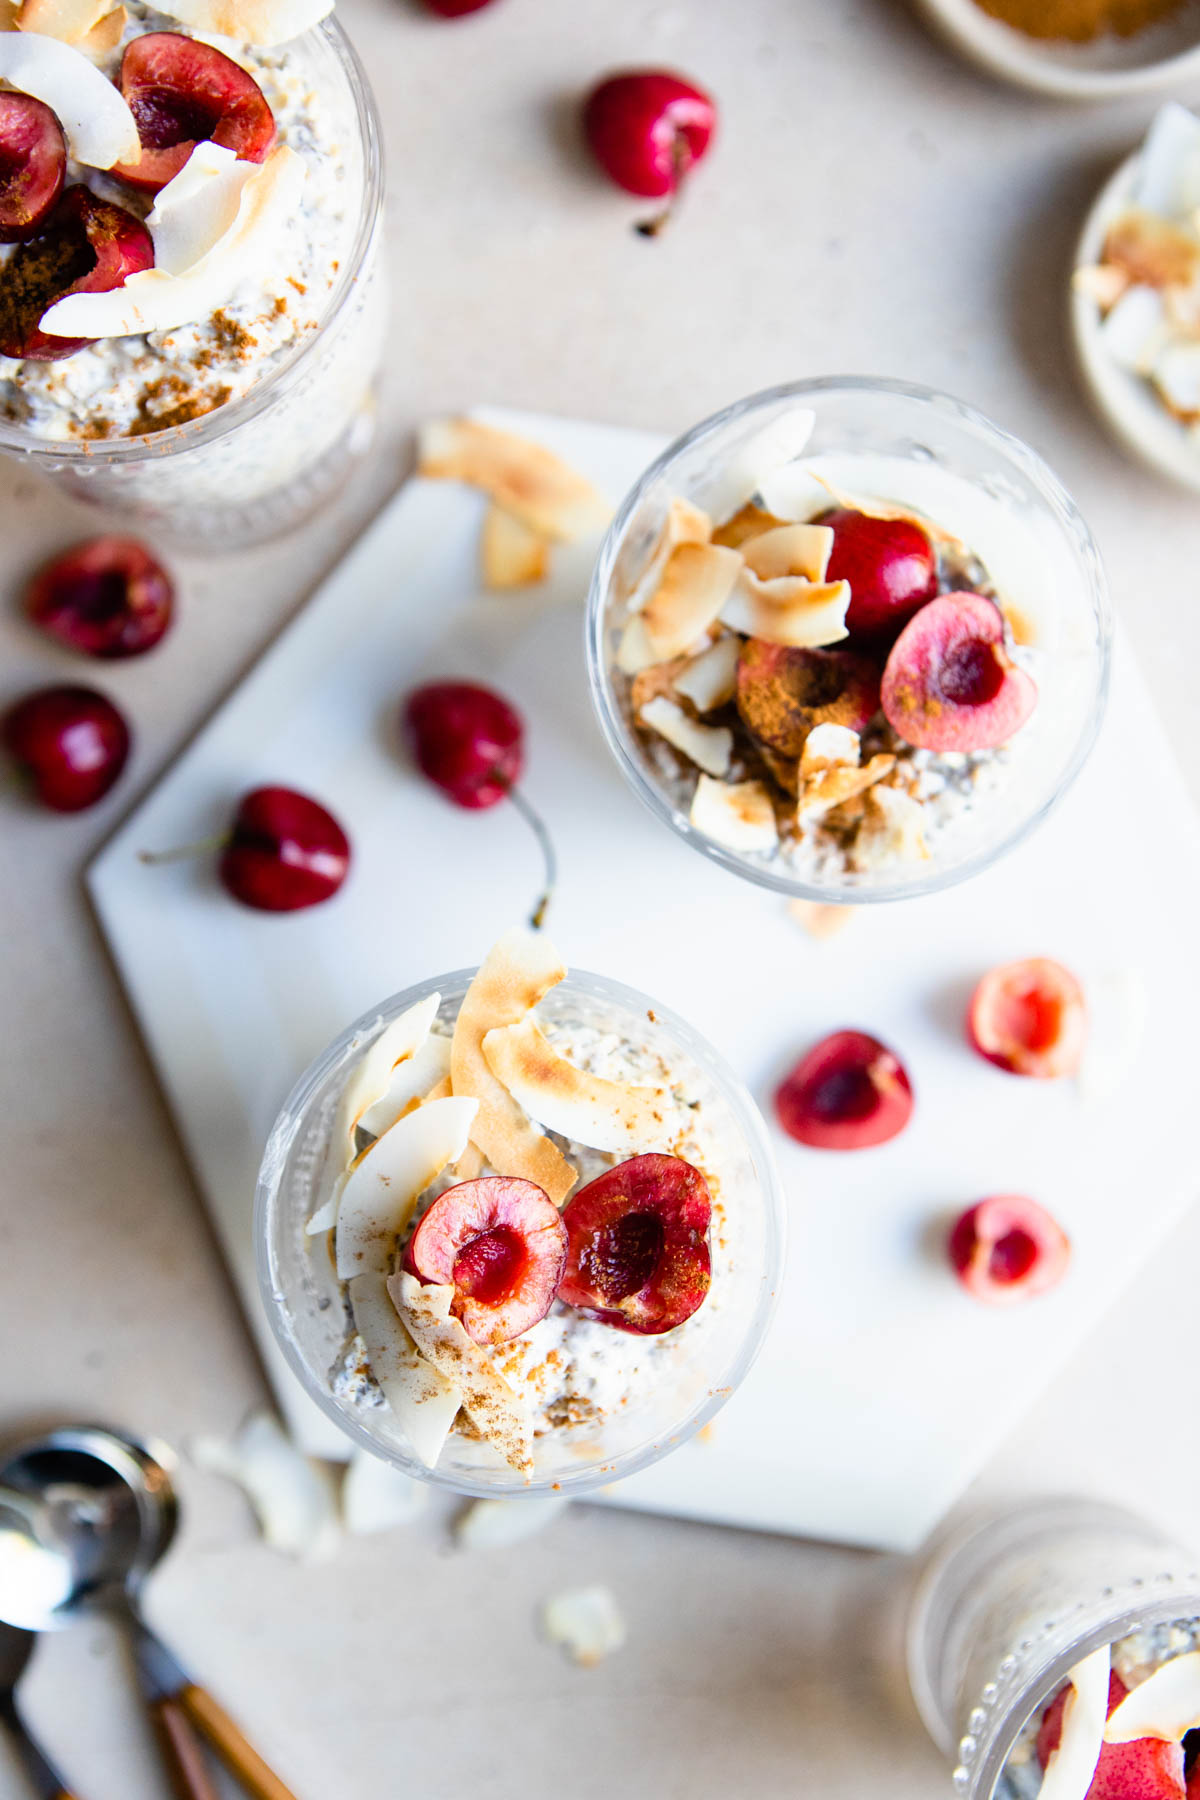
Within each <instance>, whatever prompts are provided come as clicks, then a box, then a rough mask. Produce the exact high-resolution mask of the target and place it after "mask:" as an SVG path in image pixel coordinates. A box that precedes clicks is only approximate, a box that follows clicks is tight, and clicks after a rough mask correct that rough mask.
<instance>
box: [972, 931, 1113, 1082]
mask: <svg viewBox="0 0 1200 1800" xmlns="http://www.w3.org/2000/svg"><path fill="white" fill-rule="evenodd" d="M967 1036H968V1038H969V1039H970V1042H971V1045H972V1047H973V1048H974V1049H976V1050H978V1052H979V1054H980V1056H983V1057H986V1059H987V1061H988V1062H990V1063H995V1065H996V1067H997V1068H999V1069H1005V1070H1007V1071H1008V1073H1009V1074H1010V1075H1031V1076H1034V1077H1037V1078H1039V1079H1041V1080H1044V1081H1047V1080H1053V1079H1054V1078H1055V1077H1057V1076H1062V1075H1074V1074H1076V1073H1077V1072H1078V1070H1079V1064H1080V1061H1081V1059H1082V1056H1083V1047H1084V1042H1085V1040H1086V1037H1087V1002H1086V1001H1085V999H1084V996H1083V989H1082V988H1081V987H1080V985H1079V983H1078V981H1077V980H1076V979H1075V977H1074V975H1072V973H1071V971H1070V970H1069V969H1064V968H1063V966H1062V964H1061V963H1058V962H1054V961H1052V959H1051V958H1050V957H1048V956H1031V957H1027V958H1026V959H1025V960H1024V961H1023V962H1012V963H1004V964H1002V965H1001V966H1000V967H999V968H996V969H991V970H989V972H988V973H987V974H986V975H985V976H984V977H983V980H982V981H981V982H980V983H979V986H978V987H977V988H976V989H975V992H974V993H973V994H972V996H971V1004H970V1006H969V1008H968V1011H967Z"/></svg>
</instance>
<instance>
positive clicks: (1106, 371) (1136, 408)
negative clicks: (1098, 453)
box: [972, 0, 1200, 490]
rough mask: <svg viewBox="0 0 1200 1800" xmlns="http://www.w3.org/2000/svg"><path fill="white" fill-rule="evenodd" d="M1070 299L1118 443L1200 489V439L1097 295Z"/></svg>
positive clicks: (1116, 201)
mask: <svg viewBox="0 0 1200 1800" xmlns="http://www.w3.org/2000/svg"><path fill="white" fill-rule="evenodd" d="M972 3H973V0H972ZM1140 158H1141V151H1140V150H1135V151H1134V152H1133V154H1132V155H1131V156H1127V157H1126V159H1125V161H1124V162H1123V163H1121V165H1120V167H1119V168H1118V169H1116V170H1115V172H1114V173H1113V174H1112V175H1111V176H1110V177H1109V179H1108V180H1107V181H1106V182H1105V184H1104V186H1103V188H1101V190H1100V193H1099V195H1098V197H1097V199H1096V201H1095V204H1094V205H1093V206H1092V209H1091V211H1090V212H1089V213H1088V215H1087V218H1086V220H1085V221H1084V226H1083V230H1082V232H1081V233H1080V237H1079V244H1078V247H1077V249H1076V251H1075V265H1074V266H1075V267H1076V268H1081V267H1084V266H1087V265H1089V264H1092V263H1096V262H1099V260H1100V252H1101V250H1102V249H1103V246H1104V239H1105V237H1106V235H1107V232H1108V228H1109V225H1110V224H1111V223H1112V221H1113V219H1115V218H1116V217H1117V215H1118V214H1119V213H1121V212H1123V211H1124V210H1125V208H1126V207H1127V206H1129V205H1130V203H1131V201H1132V199H1133V194H1134V188H1135V185H1136V182H1137V174H1138V165H1139V161H1140ZM1069 305H1070V313H1071V336H1072V339H1073V340H1074V344H1075V354H1076V358H1077V360H1078V363H1079V369H1080V373H1081V374H1082V376H1083V382H1084V386H1085V387H1086V389H1087V392H1088V397H1089V399H1090V400H1091V402H1092V405H1093V406H1094V407H1095V409H1096V411H1097V412H1098V413H1099V415H1100V417H1101V418H1102V419H1103V421H1104V423H1105V424H1106V425H1107V426H1108V428H1109V430H1110V431H1111V432H1112V433H1113V435H1114V437H1115V438H1116V439H1117V441H1118V443H1120V444H1121V445H1122V447H1123V448H1124V449H1126V450H1128V451H1129V452H1130V453H1131V455H1133V456H1135V457H1136V458H1137V459H1138V460H1139V461H1140V462H1144V463H1146V464H1147V466H1148V467H1149V468H1151V469H1154V470H1155V471H1156V473H1158V474H1160V475H1165V476H1167V478H1168V479H1169V480H1171V481H1178V482H1180V483H1182V485H1183V486H1184V487H1189V488H1195V489H1198V490H1200V440H1198V439H1196V438H1193V437H1192V436H1190V434H1189V433H1188V432H1187V431H1186V430H1185V428H1184V427H1183V426H1182V425H1180V424H1179V423H1178V421H1177V420H1175V419H1173V418H1172V417H1171V415H1170V413H1169V412H1168V411H1167V409H1166V407H1165V406H1164V405H1163V404H1162V402H1161V401H1160V400H1159V398H1158V396H1157V395H1156V393H1155V391H1154V389H1153V388H1152V387H1151V385H1150V383H1149V382H1148V381H1146V380H1144V379H1143V378H1142V377H1141V376H1140V375H1136V374H1134V373H1133V371H1132V370H1129V369H1124V368H1122V367H1121V365H1120V364H1119V363H1118V362H1116V361H1114V359H1113V358H1112V356H1111V355H1110V354H1109V352H1108V349H1107V347H1106V346H1105V343H1104V340H1103V336H1102V334H1101V330H1100V326H1101V317H1100V308H1099V307H1098V306H1097V304H1096V302H1095V300H1093V299H1092V297H1091V296H1090V295H1089V294H1081V293H1078V292H1077V291H1076V290H1075V289H1074V288H1072V289H1071V292H1070V295H1069Z"/></svg>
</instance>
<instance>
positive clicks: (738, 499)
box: [701, 407, 817, 519]
mask: <svg viewBox="0 0 1200 1800" xmlns="http://www.w3.org/2000/svg"><path fill="white" fill-rule="evenodd" d="M816 422H817V416H816V414H815V413H814V412H812V411H810V410H809V409H808V408H805V407H797V408H796V409H795V410H794V411H793V412H787V413H783V414H781V415H780V417H779V418H777V419H772V420H771V423H770V424H769V425H764V426H763V428H762V430H761V431H757V432H755V433H754V434H753V436H752V437H749V438H747V439H746V440H745V442H744V443H742V444H740V445H739V446H738V448H737V449H736V450H734V451H733V453H732V454H731V455H730V456H728V457H727V458H726V459H725V462H724V463H723V465H722V467H721V469H720V470H719V471H718V472H717V474H715V475H714V477H713V479H712V482H711V484H710V485H709V486H708V487H707V488H706V489H705V490H704V493H703V495H702V496H701V498H702V500H703V504H704V506H705V507H706V509H707V510H708V512H710V513H711V514H712V516H713V518H714V519H728V518H731V517H732V515H733V514H734V513H735V512H739V511H740V510H741V508H742V507H743V506H745V504H746V502H747V501H748V500H753V499H754V497H755V495H756V494H759V493H762V492H763V490H764V484H765V483H766V482H767V481H768V480H769V479H770V477H771V476H772V475H773V474H774V473H775V472H776V471H777V470H778V469H780V468H782V467H784V466H785V465H786V464H788V463H790V462H792V461H793V460H794V458H796V457H797V456H799V455H800V454H801V452H802V451H803V450H804V449H805V448H806V447H807V444H808V440H809V438H811V436H812V434H813V427H814V425H815V424H816Z"/></svg>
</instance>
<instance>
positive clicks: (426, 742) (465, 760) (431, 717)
mask: <svg viewBox="0 0 1200 1800" xmlns="http://www.w3.org/2000/svg"><path fill="white" fill-rule="evenodd" d="M403 726H404V733H405V736H406V738H407V740H408V743H409V746H410V748H411V750H412V754H413V758H414V760H415V762H416V764H417V767H418V768H419V769H420V770H421V773H422V774H423V775H427V776H428V777H429V779H430V781H432V782H433V783H434V784H435V785H436V786H437V787H440V788H441V790H442V792H443V793H444V794H447V795H449V797H450V799H451V800H453V801H454V803H455V805H456V806H466V807H470V808H472V809H479V808H482V807H485V806H495V805H496V803H497V801H500V800H504V799H506V798H508V796H509V795H510V794H511V793H512V789H513V786H514V784H515V783H516V782H517V781H518V780H519V779H520V776H521V770H522V768H523V766H524V760H525V753H524V737H525V727H524V725H523V723H522V720H521V715H520V713H518V712H517V711H516V709H515V707H512V706H510V705H509V703H508V701H507V700H505V699H504V697H503V695H501V694H497V693H496V692H495V691H494V690H493V689H492V688H487V687H482V686H480V685H479V684H478V683H477V682H474V681H431V682H428V683H427V684H426V685H425V686H424V687H419V688H415V689H414V690H413V692H412V693H411V694H410V695H409V696H408V699H407V700H406V702H405V705H404V717H403Z"/></svg>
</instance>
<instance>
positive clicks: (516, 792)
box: [494, 770, 558, 931]
mask: <svg viewBox="0 0 1200 1800" xmlns="http://www.w3.org/2000/svg"><path fill="white" fill-rule="evenodd" d="M494 779H495V780H496V781H497V782H499V784H500V786H501V787H502V788H503V789H504V792H505V794H506V795H507V796H508V798H509V799H510V800H511V801H512V803H513V805H514V806H515V807H516V809H517V811H518V812H519V813H520V815H521V817H522V818H523V819H524V821H525V823H526V824H527V825H528V827H529V829H530V830H531V831H532V833H533V835H534V837H535V838H536V839H537V841H538V848H539V849H540V850H541V853H542V861H543V862H544V863H545V865H546V885H545V887H544V888H543V890H542V892H541V894H540V895H539V896H538V901H537V905H536V906H535V907H534V909H533V911H532V912H531V913H530V915H529V923H530V925H531V926H532V927H533V929H534V931H540V930H541V929H542V927H543V925H544V924H545V923H546V913H547V912H548V910H549V907H550V901H551V899H552V898H553V895H554V889H555V886H556V884H557V882H558V858H557V856H556V855H555V852H554V843H553V841H552V839H551V837H550V833H549V831H548V830H547V829H546V821H545V820H544V819H543V818H542V815H541V814H540V813H539V812H538V811H537V810H536V809H535V808H534V807H533V806H531V805H530V803H529V801H528V800H527V799H526V798H525V796H524V794H523V793H522V792H521V790H520V788H518V787H514V786H513V784H512V783H511V782H510V781H509V780H508V779H507V777H506V776H504V775H502V774H501V773H500V771H499V770H496V771H495V773H494Z"/></svg>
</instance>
